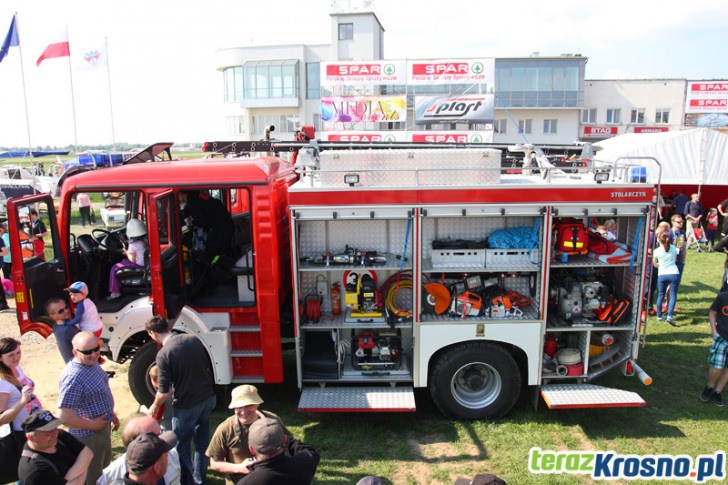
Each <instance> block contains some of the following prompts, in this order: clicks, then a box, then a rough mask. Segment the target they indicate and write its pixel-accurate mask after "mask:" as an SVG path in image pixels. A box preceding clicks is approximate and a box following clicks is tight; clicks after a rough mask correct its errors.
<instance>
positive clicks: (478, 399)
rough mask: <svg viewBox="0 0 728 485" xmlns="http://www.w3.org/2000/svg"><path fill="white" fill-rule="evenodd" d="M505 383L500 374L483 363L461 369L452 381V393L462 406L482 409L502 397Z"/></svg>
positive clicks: (472, 364) (471, 364)
mask: <svg viewBox="0 0 728 485" xmlns="http://www.w3.org/2000/svg"><path fill="white" fill-rule="evenodd" d="M502 388H503V381H502V379H501V376H500V373H499V372H498V371H497V370H496V369H495V368H494V367H492V366H490V365H488V364H485V363H483V362H473V363H470V364H466V365H464V366H462V367H460V368H459V369H458V370H457V372H455V374H453V377H452V379H451V380H450V392H451V393H452V396H453V397H454V398H455V400H456V401H457V402H458V404H460V405H461V406H464V407H466V408H470V409H482V408H484V407H486V406H489V405H490V404H492V403H493V402H494V401H495V400H496V399H497V398H498V396H499V395H500V393H501V389H502Z"/></svg>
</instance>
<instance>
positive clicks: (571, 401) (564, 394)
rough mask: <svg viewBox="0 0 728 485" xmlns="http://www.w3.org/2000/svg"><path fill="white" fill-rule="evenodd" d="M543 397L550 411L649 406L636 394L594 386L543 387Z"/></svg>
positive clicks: (557, 385)
mask: <svg viewBox="0 0 728 485" xmlns="http://www.w3.org/2000/svg"><path fill="white" fill-rule="evenodd" d="M541 397H543V400H544V401H546V405H547V406H548V407H549V409H578V408H627V407H639V406H645V405H646V404H647V403H645V400H644V399H642V398H641V397H640V395H639V394H637V393H636V392H631V391H624V390H622V389H611V388H609V387H602V386H595V385H593V384H548V385H546V386H542V387H541Z"/></svg>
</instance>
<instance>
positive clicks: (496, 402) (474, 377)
mask: <svg viewBox="0 0 728 485" xmlns="http://www.w3.org/2000/svg"><path fill="white" fill-rule="evenodd" d="M520 392H521V374H520V372H519V370H518V365H517V364H516V361H515V360H514V359H513V356H511V354H509V353H508V352H507V351H506V350H505V349H503V348H502V347H500V346H498V345H496V344H493V343H489V342H468V343H465V344H462V345H457V346H455V347H453V348H451V349H448V350H447V351H445V352H444V353H443V354H442V355H441V356H439V357H438V358H437V361H436V362H435V365H434V366H433V369H432V375H431V376H430V394H431V395H432V400H433V401H434V403H435V405H436V406H437V407H438V409H440V411H441V412H442V413H443V414H444V415H445V416H447V417H449V418H452V419H484V418H499V417H501V416H503V415H504V414H506V413H507V412H508V411H510V410H511V408H512V407H513V405H514V404H515V403H516V400H517V399H518V395H519V393H520Z"/></svg>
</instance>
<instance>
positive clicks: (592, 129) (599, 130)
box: [584, 126, 618, 138]
mask: <svg viewBox="0 0 728 485" xmlns="http://www.w3.org/2000/svg"><path fill="white" fill-rule="evenodd" d="M617 133H618V131H617V127H616V126H585V127H584V138H608V137H610V136H617Z"/></svg>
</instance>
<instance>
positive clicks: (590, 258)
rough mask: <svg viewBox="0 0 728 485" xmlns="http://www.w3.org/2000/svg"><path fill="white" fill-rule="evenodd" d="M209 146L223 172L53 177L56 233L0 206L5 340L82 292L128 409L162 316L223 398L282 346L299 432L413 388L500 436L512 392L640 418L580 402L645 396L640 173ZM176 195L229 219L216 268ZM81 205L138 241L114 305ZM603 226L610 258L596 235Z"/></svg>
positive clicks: (454, 157) (194, 165)
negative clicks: (614, 378) (206, 367)
mask: <svg viewBox="0 0 728 485" xmlns="http://www.w3.org/2000/svg"><path fill="white" fill-rule="evenodd" d="M164 147H166V149H168V147H169V144H166V145H164ZM207 147H208V150H214V151H217V152H221V153H224V154H225V155H226V156H225V157H219V158H208V159H199V160H184V161H182V160H178V161H173V160H161V161H160V160H158V158H159V157H155V156H147V157H142V158H140V159H134V158H132V159H130V160H127V161H126V162H125V163H123V164H121V165H118V166H114V167H110V168H101V169H95V170H94V169H87V168H84V169H79V170H78V171H77V172H75V173H69V174H67V175H66V176H65V178H64V180H63V183H62V190H61V194H60V201H59V209H58V213H57V214H56V211H55V210H53V207H54V206H53V200H52V199H51V198H50V197H49V196H47V195H46V196H44V195H39V196H33V197H27V198H24V199H14V200H11V201H9V204H8V205H9V214H10V217H9V221H10V234H11V250H12V254H13V260H14V262H16V263H14V266H13V279H14V282H15V289H16V300H17V308H18V319H19V324H20V329H21V332H23V333H24V332H28V331H35V332H37V333H39V334H41V335H43V336H48V335H49V334H50V333H51V331H52V330H51V329H52V321H51V320H50V319H49V317H48V316H47V315H46V314H45V310H44V304H45V302H46V301H48V299H49V298H52V297H63V296H64V293H63V289H64V288H65V287H67V286H68V285H69V283H70V282H73V281H77V280H82V281H84V282H86V283H87V285H88V287H89V290H90V293H89V298H91V299H92V300H93V301H94V302H95V303H96V305H97V307H98V309H99V314H100V316H101V318H102V321H103V327H104V329H103V334H102V339H103V341H104V343H105V344H104V347H103V351H104V355H106V357H107V358H108V359H111V360H113V361H116V362H124V361H126V360H131V363H130V367H129V385H130V388H131V390H132V392H133V394H134V396H135V397H136V398H137V399H138V400H139V401H140V402H141V403H148V402H149V401H150V400H151V398H152V395H153V391H152V388H151V386H150V384H149V380H148V377H147V372H148V370H149V367H150V365H151V364H152V363H153V361H154V357H155V354H156V352H157V346H156V344H155V343H154V342H153V341H151V340H150V338H149V336H148V335H147V333H146V332H145V330H144V323H145V321H146V320H147V319H148V318H150V317H151V316H152V315H154V314H158V315H163V316H165V317H166V318H167V319H168V320H169V322H170V325H171V326H173V327H174V329H175V330H176V331H179V332H186V333H191V334H193V335H195V336H197V337H198V338H199V339H200V340H201V341H202V342H203V343H204V345H205V348H206V349H207V350H208V354H209V358H210V362H211V364H212V368H213V369H214V374H215V376H214V377H215V382H216V383H217V384H219V385H230V384H237V383H277V382H282V381H283V376H284V372H283V370H284V369H283V350H282V349H283V345H282V343H283V342H286V341H287V339H286V337H289V336H290V337H291V338H290V339H288V341H289V342H292V343H293V346H294V348H295V357H296V359H295V360H296V366H297V368H296V379H297V384H298V387H299V388H300V389H301V399H300V402H299V404H298V408H299V410H302V411H350V412H352V411H388V412H394V411H413V410H415V400H414V389H415V388H427V389H429V391H430V394H431V396H432V399H433V401H434V403H435V404H436V405H437V407H438V408H439V409H440V410H441V411H442V412H443V413H444V414H445V415H446V416H449V417H452V418H457V419H478V418H491V417H498V416H502V415H504V414H506V413H508V411H509V410H510V409H511V408H512V407H513V405H514V404H515V403H516V401H517V400H518V398H519V396H520V395H521V394H522V393H523V391H524V390H525V389H530V390H532V391H533V396H536V395H537V394H538V393H540V395H541V396H542V397H543V399H544V401H545V402H546V403H547V405H548V407H550V408H568V407H602V406H641V405H644V404H645V403H644V401H643V400H642V399H641V398H640V396H639V395H637V394H636V393H634V392H628V391H625V390H620V389H614V388H606V387H602V386H599V385H596V384H594V381H596V380H598V378H599V377H600V376H602V375H603V374H605V373H608V372H612V371H614V372H618V373H619V372H621V373H622V374H624V375H625V376H635V375H636V376H638V377H640V378H641V379H642V380H643V382H649V380H648V379H649V377H648V376H647V375H646V374H645V373H644V372H643V371H642V370H641V369H640V368H639V367H638V366H637V364H636V360H637V356H638V352H639V349H640V346H641V344H642V341H643V340H642V337H641V332H642V327H641V323H640V313H641V310H642V307H643V304H642V298H641V296H642V295H643V291H644V288H645V279H646V268H647V245H648V244H647V243H648V228H649V227H650V226H651V225H652V218H653V215H654V212H655V209H654V206H653V203H652V201H653V197H654V196H655V193H656V188H655V187H654V186H653V185H650V184H646V183H644V182H643V181H641V179H639V178H635V177H633V176H632V174H633V173H635V169H639V167H636V166H632V165H630V164H627V163H623V164H621V165H620V166H611V167H596V166H589V167H584V168H583V169H580V170H579V172H578V173H570V172H569V173H567V172H563V171H561V170H560V169H559V168H558V167H552V166H550V164H549V163H548V161H547V159H546V157H543V156H541V155H542V152H541V151H540V150H538V149H537V148H533V147H510V148H509V150H511V153H513V152H519V153H522V154H523V158H524V160H526V161H527V162H528V163H526V164H525V166H524V168H523V170H521V171H518V172H517V173H512V172H513V171H512V170H505V169H504V168H503V167H502V166H501V158H502V153H501V151H500V150H497V149H495V148H494V147H492V146H486V145H477V146H476V145H473V146H448V147H442V146H440V147H436V146H421V145H387V146H386V147H384V146H381V145H378V146H375V145H371V144H370V145H366V146H354V145H344V146H341V145H337V144H333V143H330V144H324V143H321V144H316V143H315V141H314V142H310V143H302V142H297V143H288V144H286V143H279V144H275V143H268V142H262V143H261V142H254V143H251V142H248V143H237V144H234V143H230V144H226V143H217V144H215V143H212V144H208V145H207ZM269 150H270V151H271V152H277V154H278V155H279V156H273V153H271V154H268V155H266V154H261V153H260V152H262V151H269ZM161 151H162V150H157V151H156V152H155V153H157V154H158V153H159V152H161ZM249 152H250V153H249ZM252 152H255V153H252ZM167 153H168V151H167ZM534 153H535V155H534ZM288 155H292V156H291V157H287V156H288ZM287 158H291V160H290V161H289V160H287ZM531 161H536V162H538V163H537V164H536V165H534V164H531V163H530V162H531ZM590 165H591V164H590ZM595 165H596V164H595ZM183 191H185V192H188V191H198V192H200V193H201V194H204V196H205V197H211V198H216V199H218V200H220V201H221V202H222V203H223V204H224V206H225V207H226V208H227V210H228V212H229V213H230V214H231V217H232V220H233V225H234V235H233V237H232V238H231V240H230V242H229V248H227V250H226V252H227V258H225V260H224V264H218V265H216V266H211V265H210V264H209V263H206V262H205V261H203V260H202V258H200V257H199V256H200V255H199V252H200V250H201V249H200V248H201V245H204V237H202V236H200V237H199V238H197V236H196V234H198V232H199V231H197V230H196V228H195V227H191V225H190V221H189V220H184V219H183V217H182V216H181V215H180V200H179V193H180V192H183ZM80 192H86V193H89V194H92V199H94V198H95V197H94V196H93V194H100V193H102V192H115V193H119V194H123V198H124V203H125V208H126V212H127V219H140V220H142V221H144V223H145V224H146V227H147V238H148V245H149V254H148V260H149V261H148V263H147V264H146V265H145V266H144V267H143V268H126V269H122V270H120V271H119V273H117V274H116V277H118V278H119V281H120V282H121V294H122V296H121V298H116V299H111V300H110V299H107V296H108V292H109V279H110V274H109V273H110V271H112V267H113V266H114V265H115V264H116V263H118V262H119V261H120V260H121V259H122V258H123V257H124V256H123V255H122V253H121V252H122V249H123V248H124V245H125V243H126V242H127V241H126V240H127V237H126V234H125V228H124V227H122V228H119V229H115V230H106V229H101V228H100V227H95V226H88V227H82V226H81V225H80V223H79V219H78V216H77V214H76V210H75V204H74V199H75V196H76V195H77V194H78V193H80ZM31 207H33V208H36V209H38V210H39V212H40V214H41V217H42V218H43V219H44V221H45V223H46V226H47V227H48V229H49V235H48V236H47V237H46V241H45V250H44V252H43V253H40V254H31V252H29V251H27V250H26V252H25V253H23V252H22V250H23V248H24V247H26V246H27V234H26V232H24V227H23V222H24V220H25V217H26V215H27V212H28V210H29V209H30V208H31ZM606 219H614V220H615V221H616V223H617V229H616V232H615V235H616V238H617V240H616V241H614V242H610V244H609V245H607V246H605V245H604V244H603V241H602V240H601V239H603V238H601V236H600V235H599V234H597V233H596V232H595V231H594V230H593V229H594V228H595V227H596V226H597V225H599V224H601V223H602V222H604V221H605V220H606ZM564 225H567V226H569V227H570V229H568V230H562V229H560V227H562V226H564ZM592 239H593V240H594V242H593V243H592V247H593V249H594V250H593V251H590V250H589V249H588V244H589V242H590V241H591V240H592ZM603 246H604V247H603ZM605 248H606V249H605ZM23 256H25V257H23ZM534 401H535V400H534Z"/></svg>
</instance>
